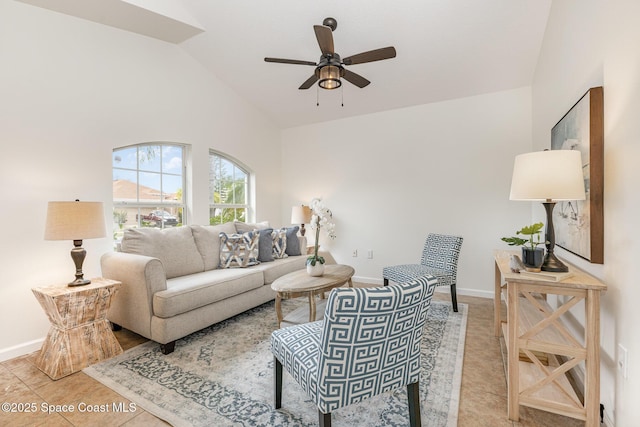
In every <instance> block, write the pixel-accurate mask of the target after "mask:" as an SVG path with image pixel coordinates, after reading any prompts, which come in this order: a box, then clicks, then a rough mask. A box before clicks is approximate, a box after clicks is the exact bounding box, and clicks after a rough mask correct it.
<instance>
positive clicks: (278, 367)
mask: <svg viewBox="0 0 640 427" xmlns="http://www.w3.org/2000/svg"><path fill="white" fill-rule="evenodd" d="M273 362H274V363H273V378H274V382H273V385H274V387H275V390H274V391H275V392H274V394H273V395H274V397H275V401H274V405H275V407H276V409H280V408H281V407H282V363H280V361H279V360H278V358H277V357H274V358H273Z"/></svg>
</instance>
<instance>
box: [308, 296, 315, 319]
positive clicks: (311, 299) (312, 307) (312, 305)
mask: <svg viewBox="0 0 640 427" xmlns="http://www.w3.org/2000/svg"><path fill="white" fill-rule="evenodd" d="M315 321H316V299H315V298H314V296H313V292H309V322H315Z"/></svg>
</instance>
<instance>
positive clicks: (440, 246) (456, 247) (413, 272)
mask: <svg viewBox="0 0 640 427" xmlns="http://www.w3.org/2000/svg"><path fill="white" fill-rule="evenodd" d="M462 240H463V239H462V237H460V236H447V235H445V234H434V233H431V234H429V235H428V236H427V240H426V241H425V242H424V249H423V250H422V258H421V259H420V264H403V265H394V266H391V267H384V268H383V269H382V278H383V280H384V285H385V286H387V285H388V284H389V280H391V281H392V282H396V283H403V282H408V281H410V280H415V279H417V278H418V277H425V276H426V277H431V278H436V279H437V280H438V286H449V287H451V303H452V305H453V311H455V312H457V311H458V298H457V296H456V279H457V274H458V258H459V257H460V248H461V247H462Z"/></svg>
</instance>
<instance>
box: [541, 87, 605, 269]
mask: <svg viewBox="0 0 640 427" xmlns="http://www.w3.org/2000/svg"><path fill="white" fill-rule="evenodd" d="M603 146H604V113H603V91H602V87H594V88H591V89H589V90H588V91H587V93H585V94H584V95H583V96H582V98H580V100H579V101H578V102H577V103H576V104H575V105H574V106H573V107H571V109H570V110H569V111H568V112H567V114H565V115H564V117H562V118H561V119H560V121H559V122H558V123H557V124H556V125H555V126H554V127H553V129H551V149H552V150H578V151H580V154H581V156H582V172H583V175H584V185H585V193H586V199H585V200H578V201H565V202H558V203H557V205H556V207H555V209H554V211H553V223H554V227H555V237H556V245H558V246H560V247H562V248H564V249H566V250H568V251H570V252H572V253H574V254H576V255H578V256H580V257H582V258H584V259H586V260H588V261H590V262H592V263H594V264H602V263H603V262H604V242H603V240H604V238H603V237H604V236H603V235H604V214H603V198H602V197H603V194H602V193H603V187H604V163H603V157H604V148H603Z"/></svg>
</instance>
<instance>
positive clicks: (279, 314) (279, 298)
mask: <svg viewBox="0 0 640 427" xmlns="http://www.w3.org/2000/svg"><path fill="white" fill-rule="evenodd" d="M276 317H277V318H278V328H280V324H281V323H282V296H281V295H280V292H278V293H277V294H276Z"/></svg>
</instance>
